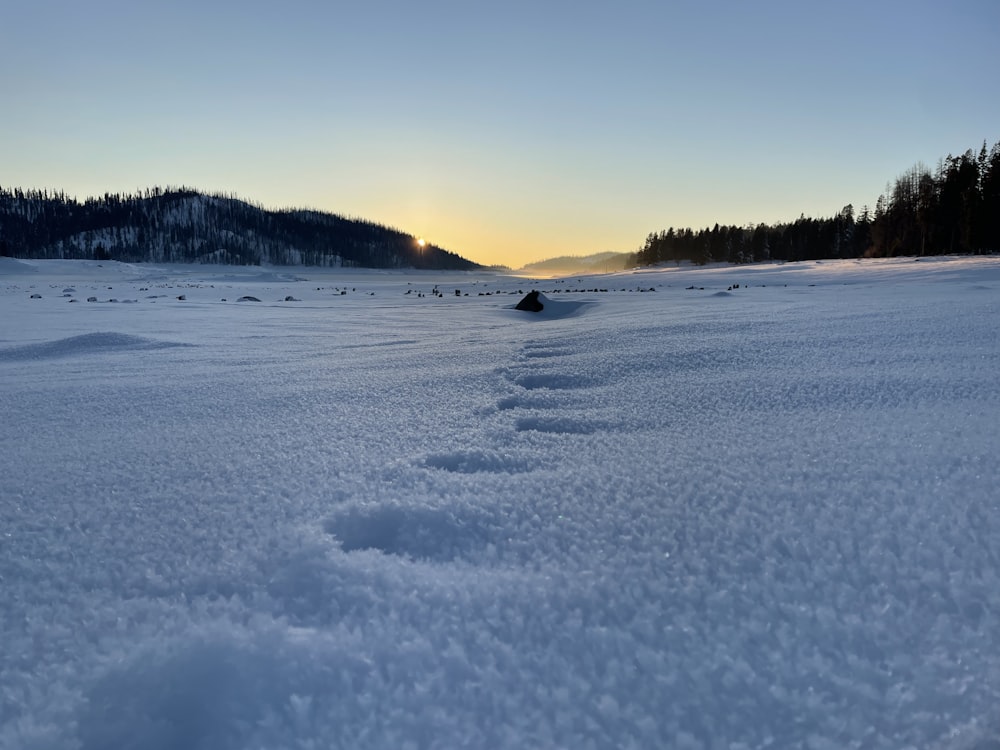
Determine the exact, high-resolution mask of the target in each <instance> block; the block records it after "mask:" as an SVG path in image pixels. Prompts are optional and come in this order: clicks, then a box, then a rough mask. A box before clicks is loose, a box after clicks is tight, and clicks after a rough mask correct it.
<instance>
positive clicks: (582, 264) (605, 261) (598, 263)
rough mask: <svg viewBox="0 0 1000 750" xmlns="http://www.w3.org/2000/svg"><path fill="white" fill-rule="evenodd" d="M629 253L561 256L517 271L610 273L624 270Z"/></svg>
mask: <svg viewBox="0 0 1000 750" xmlns="http://www.w3.org/2000/svg"><path fill="white" fill-rule="evenodd" d="M630 257H631V256H630V254H629V253H616V252H611V251H607V252H603V253H594V254H593V255H583V256H577V255H562V256H559V257H558V258H549V259H547V260H540V261H538V262H536V263H529V264H528V265H526V266H522V267H521V268H520V269H519V270H521V271H524V272H526V273H537V274H552V275H562V274H574V273H610V272H611V271H621V270H624V269H625V267H626V264H627V262H628V260H629V258H630Z"/></svg>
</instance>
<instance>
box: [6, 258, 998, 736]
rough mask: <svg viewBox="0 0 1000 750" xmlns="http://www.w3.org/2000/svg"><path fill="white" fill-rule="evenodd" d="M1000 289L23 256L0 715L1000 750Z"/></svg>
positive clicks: (265, 728)
mask: <svg viewBox="0 0 1000 750" xmlns="http://www.w3.org/2000/svg"><path fill="white" fill-rule="evenodd" d="M737 284H738V285H739V286H738V287H735V286H734V285H737ZM435 287H436V288H438V289H439V291H440V293H441V294H443V295H444V296H436V295H433V294H432V291H433V289H434V288H435ZM688 287H694V288H691V289H689V288H688ZM731 287H732V288H731ZM529 288H537V289H540V290H542V292H543V295H544V296H545V298H547V300H548V301H547V303H546V308H545V310H543V311H542V312H541V313H538V314H534V313H524V312H518V311H515V310H513V309H512V308H513V305H514V304H515V303H516V302H517V300H518V299H519V298H520V295H519V294H518V292H519V291H521V292H523V291H527V290H528V289H529ZM455 289H458V290H460V295H459V296H456V295H455ZM582 289H607V291H606V292H602V291H575V290H582ZM570 290H573V291H570ZM640 290H644V291H640ZM650 290H652V291H650ZM407 292H410V293H409V294H407ZM498 292H506V293H503V294H498ZM720 292H727V295H726V296H719V293H720ZM466 294H468V296H466ZM32 295H37V296H36V297H34V298H33V297H32ZM180 296H184V298H185V299H183V300H180V299H178V297H180ZM242 296H254V297H257V298H258V299H260V300H261V302H260V303H237V302H236V300H237V299H239V298H240V297H242ZM89 297H95V298H97V301H96V302H90V303H88V302H86V299H87V298H89ZM286 297H293V298H294V300H295V301H285V300H286ZM71 299H76V300H78V302H77V303H75V304H74V303H71V302H70V300H71ZM111 299H116V300H118V301H119V303H112V302H110V300H111ZM223 299H226V300H227V301H225V302H223V301H222V300H223ZM123 300H134V303H133V304H127V305H126V304H121V301H123ZM998 312H1000V259H997V258H977V259H958V258H951V259H948V258H945V259H936V260H930V261H920V262H914V261H913V260H894V261H865V262H857V261H843V262H826V263H801V264H788V265H784V266H774V265H763V266H753V267H737V268H728V267H719V268H705V269H663V270H658V271H647V272H639V273H626V274H619V275H613V276H604V277H587V278H581V279H579V280H578V279H575V278H569V279H564V280H545V281H530V280H526V279H519V278H510V277H502V276H493V275H489V274H478V275H477V274H450V275H444V274H420V273H409V274H407V273H377V272H353V273H351V272H346V271H336V272H335V271H326V270H316V269H295V270H294V272H289V271H288V270H287V269H266V268H265V269H260V268H254V269H233V268H222V267H204V266H181V267H169V266H127V265H122V264H115V263H102V264H96V263H83V262H66V261H13V260H10V259H0V393H2V397H0V398H2V419H0V513H2V517H0V521H2V525H0V590H2V597H0V747H2V748H12V749H13V748H17V749H19V750H30V749H37V748H45V749H46V750H48V749H50V748H60V749H65V750H70V749H73V750H97V749H98V748H102V749H103V748H128V747H135V748H139V747H141V748H146V749H147V750H166V749H168V748H170V749H174V748H177V749H180V748H185V749H191V748H212V749H214V750H226V749H232V750H236V749H238V748H239V749H245V748H334V747H342V748H459V747H468V748H644V749H645V748H667V747H670V748H726V749H727V750H737V749H749V748H768V747H773V748H791V747H808V748H814V749H823V748H850V747H858V748H861V747H863V748H906V747H920V748H963V749H964V748H977V749H978V748H994V747H996V746H997V744H996V743H998V742H1000V499H998V498H1000V490H998V487H1000V470H998V465H997V448H998V446H1000V419H998V417H1000V388H998V372H1000V326H998Z"/></svg>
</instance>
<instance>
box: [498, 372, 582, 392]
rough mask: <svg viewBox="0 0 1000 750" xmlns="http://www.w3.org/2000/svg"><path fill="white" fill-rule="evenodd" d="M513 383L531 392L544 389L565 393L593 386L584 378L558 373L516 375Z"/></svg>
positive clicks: (512, 380)
mask: <svg viewBox="0 0 1000 750" xmlns="http://www.w3.org/2000/svg"><path fill="white" fill-rule="evenodd" d="M511 382H513V383H514V384H515V385H519V386H521V387H522V388H524V389H526V390H529V391H533V390H538V389H542V388H545V389H549V390H562V391H565V390H573V389H576V388H587V387H589V386H591V385H593V383H592V382H591V381H590V380H589V379H588V378H585V377H583V376H580V375H573V374H566V373H557V372H538V373H524V374H519V375H514V376H513V377H512V378H511Z"/></svg>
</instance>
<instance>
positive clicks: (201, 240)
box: [0, 187, 478, 269]
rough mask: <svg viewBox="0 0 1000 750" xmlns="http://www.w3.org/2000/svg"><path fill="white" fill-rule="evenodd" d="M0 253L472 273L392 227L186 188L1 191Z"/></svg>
mask: <svg viewBox="0 0 1000 750" xmlns="http://www.w3.org/2000/svg"><path fill="white" fill-rule="evenodd" d="M0 255H6V256H9V257H14V258H69V259H83V260H119V261H124V262H129V263H136V262H153V263H225V264H239V265H259V264H262V263H269V264H274V265H310V266H356V267H363V268H425V269H470V268H476V267H478V266H477V265H476V264H475V263H473V262H471V261H469V260H466V259H464V258H462V257H460V256H458V255H456V254H454V253H451V252H448V251H447V250H443V249H442V248H439V247H437V246H434V245H430V244H427V245H424V246H420V245H419V244H418V243H417V241H416V239H415V238H414V237H413V236H411V235H408V234H405V233H403V232H401V231H399V230H397V229H393V228H391V227H386V226H383V225H380V224H376V223H373V222H369V221H364V220H361V219H352V218H345V217H342V216H337V215H335V214H328V213H322V212H319V211H310V210H301V209H294V210H282V211H272V210H266V209H264V208H262V207H261V206H257V205H253V204H251V203H248V202H246V201H243V200H240V199H238V198H236V197H235V196H227V195H222V194H213V195H207V194H203V193H201V192H199V191H196V190H192V189H189V188H184V187H181V188H166V189H164V188H159V187H154V188H148V189H146V190H145V191H141V192H138V193H135V194H120V193H106V194H105V195H103V196H100V197H92V198H87V199H86V200H85V201H83V202H82V203H81V202H79V201H78V200H76V199H75V198H71V197H69V196H67V195H66V194H65V193H63V192H61V191H57V192H49V191H48V190H28V191H25V190H21V189H18V188H13V189H12V188H6V189H5V188H2V187H0Z"/></svg>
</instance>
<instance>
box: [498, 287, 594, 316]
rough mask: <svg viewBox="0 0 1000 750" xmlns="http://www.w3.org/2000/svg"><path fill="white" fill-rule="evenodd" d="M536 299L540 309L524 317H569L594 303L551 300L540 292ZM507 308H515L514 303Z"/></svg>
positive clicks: (578, 313)
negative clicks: (540, 306)
mask: <svg viewBox="0 0 1000 750" xmlns="http://www.w3.org/2000/svg"><path fill="white" fill-rule="evenodd" d="M536 299H537V301H538V302H539V303H541V305H542V309H541V310H539V311H537V312H532V313H531V315H525V316H524V317H525V318H529V319H531V320H558V319H561V318H570V317H574V316H576V315H580V314H582V313H583V311H584V310H585V309H586V307H587V306H589V305H592V304H594V303H593V302H591V301H587V300H572V301H566V300H553V299H550V298H549V297H546V296H545V295H544V294H542V293H541V292H539V293H538V295H537V297H536ZM508 309H510V310H516V305H511V306H510V307H509V308H508Z"/></svg>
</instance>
